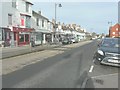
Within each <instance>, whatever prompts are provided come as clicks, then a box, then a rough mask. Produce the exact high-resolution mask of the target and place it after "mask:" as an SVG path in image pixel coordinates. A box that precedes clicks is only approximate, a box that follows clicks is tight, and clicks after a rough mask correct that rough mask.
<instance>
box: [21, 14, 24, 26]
mask: <svg viewBox="0 0 120 90" xmlns="http://www.w3.org/2000/svg"><path fill="white" fill-rule="evenodd" d="M24 25H25V20H24V16H22V15H21V26H24Z"/></svg>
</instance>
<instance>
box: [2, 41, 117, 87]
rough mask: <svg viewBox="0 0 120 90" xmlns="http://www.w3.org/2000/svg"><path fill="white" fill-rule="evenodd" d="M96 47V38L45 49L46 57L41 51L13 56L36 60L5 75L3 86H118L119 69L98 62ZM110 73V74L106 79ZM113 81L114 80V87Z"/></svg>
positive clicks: (3, 76)
mask: <svg viewBox="0 0 120 90" xmlns="http://www.w3.org/2000/svg"><path fill="white" fill-rule="evenodd" d="M96 50H97V43H96V41H90V42H87V43H85V42H84V43H82V44H80V43H79V44H75V45H73V44H72V45H65V46H62V47H58V48H54V49H49V50H47V51H46V53H45V52H44V51H42V53H43V54H45V56H48V58H44V59H43V58H42V57H41V56H40V55H41V54H42V53H40V52H38V53H37V52H36V53H34V55H30V56H31V57H30V56H29V55H28V56H26V57H25V56H23V55H22V56H21V57H20V56H17V57H16V58H15V57H12V58H11V60H14V59H17V60H18V59H19V60H22V59H24V60H25V59H26V60H28V61H29V59H30V58H31V60H33V61H36V63H32V64H29V65H25V66H24V67H22V68H20V69H18V70H15V71H12V72H9V73H6V74H4V75H2V86H3V88H81V87H83V86H84V88H87V87H88V88H95V86H96V85H97V88H101V87H102V88H107V87H114V88H118V80H117V79H118V77H119V76H118V75H119V68H117V67H111V66H106V65H95V64H94V63H93V56H94V53H95V51H96ZM49 52H50V53H51V54H49ZM43 54H42V56H43ZM54 54H56V55H54ZM49 55H51V56H50V57H49ZM35 56H36V57H35ZM39 56H40V57H39ZM20 58H21V59H20ZM7 60H8V61H9V59H6V60H3V68H4V65H5V64H6V63H4V61H7ZM3 72H4V70H3ZM107 76H110V77H108V78H107V79H106V77H107ZM111 76H112V77H111ZM108 80H110V81H108ZM111 80H112V81H111ZM111 82H114V85H113V86H111ZM91 86H92V87H91Z"/></svg>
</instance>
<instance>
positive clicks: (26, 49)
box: [0, 44, 61, 59]
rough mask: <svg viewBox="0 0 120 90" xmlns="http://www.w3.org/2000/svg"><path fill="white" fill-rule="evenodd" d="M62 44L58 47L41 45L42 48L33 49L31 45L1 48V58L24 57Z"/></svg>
mask: <svg viewBox="0 0 120 90" xmlns="http://www.w3.org/2000/svg"><path fill="white" fill-rule="evenodd" d="M59 46H61V44H58V45H41V46H35V47H31V46H30V45H26V46H21V47H5V48H1V49H0V52H1V58H2V59H4V58H9V57H13V56H17V55H23V54H27V53H31V52H36V51H42V50H45V49H48V48H54V47H59Z"/></svg>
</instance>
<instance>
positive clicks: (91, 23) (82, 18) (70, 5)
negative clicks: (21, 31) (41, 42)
mask: <svg viewBox="0 0 120 90" xmlns="http://www.w3.org/2000/svg"><path fill="white" fill-rule="evenodd" d="M33 3H34V5H33V10H36V11H38V10H41V11H42V15H44V16H46V17H47V18H49V19H50V20H52V18H54V17H55V10H54V9H55V5H54V4H55V3H54V2H33ZM59 3H60V2H58V4H59ZM61 4H62V8H60V7H57V21H60V22H64V23H65V24H68V23H76V24H79V25H81V27H83V28H85V29H86V30H87V31H89V32H96V33H108V27H109V24H108V21H112V24H113V25H114V24H115V23H117V22H118V3H117V2H62V3H61Z"/></svg>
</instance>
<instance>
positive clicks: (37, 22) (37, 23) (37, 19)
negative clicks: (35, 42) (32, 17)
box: [36, 18, 39, 26]
mask: <svg viewBox="0 0 120 90" xmlns="http://www.w3.org/2000/svg"><path fill="white" fill-rule="evenodd" d="M36 25H37V26H39V18H36Z"/></svg>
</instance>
